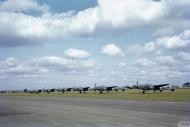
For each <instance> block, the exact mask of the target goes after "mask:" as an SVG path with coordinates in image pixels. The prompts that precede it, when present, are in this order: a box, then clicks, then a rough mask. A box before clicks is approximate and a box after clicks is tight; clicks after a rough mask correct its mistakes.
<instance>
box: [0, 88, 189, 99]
mask: <svg viewBox="0 0 190 127" xmlns="http://www.w3.org/2000/svg"><path fill="white" fill-rule="evenodd" d="M0 95H1V96H60V97H75V98H99V99H126V100H153V101H190V89H176V91H175V92H171V91H169V90H166V91H163V92H162V93H160V92H156V93H154V94H153V92H152V91H147V92H146V94H139V90H134V89H133V90H126V91H125V92H123V91H119V92H115V91H113V92H109V93H107V92H104V93H103V94H99V92H94V91H89V92H87V93H86V94H79V93H78V92H74V91H72V92H69V93H64V94H63V93H56V92H55V93H50V94H47V93H40V94H30V93H4V94H0Z"/></svg>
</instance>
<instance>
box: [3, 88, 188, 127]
mask: <svg viewBox="0 0 190 127" xmlns="http://www.w3.org/2000/svg"><path fill="white" fill-rule="evenodd" d="M189 120H190V89H177V90H176V91H175V92H171V91H164V92H163V93H159V92H157V93H154V94H153V93H152V92H151V91H150V92H147V93H146V94H139V92H138V90H128V91H125V92H122V91H119V92H115V91H112V92H109V93H107V92H104V93H103V94H99V93H97V92H94V91H89V92H87V93H86V94H80V93H78V92H74V91H73V92H72V91H71V92H68V93H64V94H62V93H57V92H55V93H50V94H47V93H41V94H30V93H6V94H0V127H13V126H14V127H153V126H154V127H177V126H178V122H179V121H189Z"/></svg>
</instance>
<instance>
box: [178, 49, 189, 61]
mask: <svg viewBox="0 0 190 127" xmlns="http://www.w3.org/2000/svg"><path fill="white" fill-rule="evenodd" d="M177 58H178V59H182V60H186V61H190V53H187V52H182V51H181V52H179V53H178V54H177Z"/></svg>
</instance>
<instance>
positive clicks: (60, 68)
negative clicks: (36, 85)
mask: <svg viewBox="0 0 190 127" xmlns="http://www.w3.org/2000/svg"><path fill="white" fill-rule="evenodd" d="M0 66H1V67H0V74H4V75H7V74H11V75H12V76H15V77H17V76H23V75H42V74H49V75H51V73H52V72H59V73H63V74H64V73H70V72H73V71H75V72H76V73H88V71H89V70H91V69H96V66H97V63H96V62H95V61H93V60H74V59H67V58H62V57H56V56H47V57H41V58H33V59H30V60H23V61H21V60H18V59H16V58H7V59H6V60H2V61H0Z"/></svg>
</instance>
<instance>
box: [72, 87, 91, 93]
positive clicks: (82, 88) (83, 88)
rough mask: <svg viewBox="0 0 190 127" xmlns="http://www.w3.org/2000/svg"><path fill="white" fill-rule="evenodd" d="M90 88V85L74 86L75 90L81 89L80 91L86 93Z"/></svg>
mask: <svg viewBox="0 0 190 127" xmlns="http://www.w3.org/2000/svg"><path fill="white" fill-rule="evenodd" d="M89 89H90V87H78V88H74V91H79V93H82V91H83V93H86V91H88V90H89Z"/></svg>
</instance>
